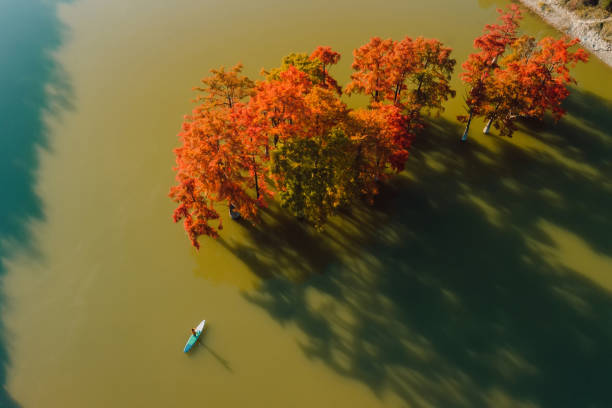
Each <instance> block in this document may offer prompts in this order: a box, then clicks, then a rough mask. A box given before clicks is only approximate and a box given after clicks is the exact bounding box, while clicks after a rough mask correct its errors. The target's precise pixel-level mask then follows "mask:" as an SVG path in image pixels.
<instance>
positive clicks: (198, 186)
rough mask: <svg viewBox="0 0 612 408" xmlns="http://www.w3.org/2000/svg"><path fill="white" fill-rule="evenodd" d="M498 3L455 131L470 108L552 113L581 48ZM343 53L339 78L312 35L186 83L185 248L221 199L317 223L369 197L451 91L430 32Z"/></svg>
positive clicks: (511, 123) (493, 114) (512, 115)
mask: <svg viewBox="0 0 612 408" xmlns="http://www.w3.org/2000/svg"><path fill="white" fill-rule="evenodd" d="M499 13H500V22H499V24H489V25H486V26H485V29H484V33H483V35H481V36H479V37H478V38H476V40H475V41H474V47H475V48H476V49H477V50H478V52H476V53H473V54H471V55H470V56H469V58H468V59H467V61H466V62H465V63H464V64H463V73H462V74H461V79H462V80H463V82H464V83H465V84H466V86H467V92H466V97H465V102H466V115H462V116H459V117H458V119H459V120H460V121H462V122H464V123H466V130H465V132H464V139H465V137H467V132H468V129H469V126H470V123H471V121H472V119H473V118H474V117H482V118H485V119H487V120H488V121H489V124H488V126H487V129H486V131H488V127H489V126H491V125H494V126H495V127H496V128H498V129H499V130H500V134H502V135H507V136H510V135H512V132H513V131H514V130H515V129H516V121H517V120H518V119H520V118H526V117H529V118H542V117H543V116H544V115H545V113H546V112H551V113H552V114H553V116H554V117H555V118H557V119H559V118H560V117H561V116H562V115H563V114H564V111H563V109H562V107H561V102H562V101H563V100H564V99H565V98H566V97H567V95H568V93H569V91H568V90H567V84H569V83H572V82H574V80H573V78H572V77H571V76H570V73H569V69H570V67H572V66H573V65H575V64H576V63H577V62H580V61H586V60H587V55H586V53H585V52H584V51H582V50H576V51H572V50H571V49H572V47H573V46H574V45H575V44H576V43H577V40H572V41H570V40H567V39H561V40H554V39H552V38H544V39H542V40H540V41H536V40H535V39H534V38H532V37H529V36H519V35H518V34H517V32H518V31H517V30H518V25H519V24H518V23H519V20H520V18H521V14H520V11H519V9H518V7H516V6H510V7H509V9H508V11H507V12H502V11H501V10H500V11H499ZM353 57H354V59H353V63H352V69H353V72H352V75H351V79H350V82H349V83H348V84H347V86H346V88H345V89H344V90H343V89H342V87H341V86H340V85H339V84H338V82H337V81H336V79H335V78H334V77H333V76H332V75H331V73H330V70H331V69H332V68H333V66H334V65H336V64H338V62H339V61H340V54H339V53H337V52H336V51H334V50H332V49H331V48H330V47H321V46H320V47H317V48H316V49H315V50H314V51H313V52H312V53H310V54H307V53H292V54H289V55H287V56H286V57H284V58H283V59H282V61H281V65H280V66H279V67H277V68H273V69H270V70H268V71H262V74H263V76H264V78H263V79H262V80H260V81H257V82H254V81H252V80H251V79H249V78H247V77H246V76H244V75H242V65H240V64H239V65H236V66H235V67H233V68H231V69H230V70H227V71H226V70H225V69H224V68H223V67H221V68H220V69H218V70H212V71H211V75H210V76H208V77H206V78H204V79H202V81H201V85H200V86H199V87H196V88H194V89H195V90H196V91H197V92H198V97H197V98H196V100H195V102H196V103H197V106H196V107H195V109H193V111H192V112H191V114H190V115H187V116H185V118H184V122H183V126H182V131H181V132H180V133H179V141H180V146H179V147H178V148H176V149H175V150H174V151H175V154H176V167H175V171H176V180H177V185H175V186H174V187H172V188H171V190H170V193H169V196H170V197H171V198H172V199H173V200H174V201H175V202H176V203H177V207H176V209H175V210H174V221H175V222H179V221H182V222H183V225H184V228H185V230H186V232H187V234H188V236H189V238H190V240H191V242H192V244H193V245H194V246H195V247H196V248H198V247H199V243H198V238H199V237H200V236H202V235H207V236H211V237H218V236H219V230H221V229H222V224H221V221H220V220H221V217H220V214H219V210H220V209H221V208H229V209H230V211H231V214H232V215H233V216H238V215H239V216H240V217H242V218H244V219H247V220H251V221H254V220H256V219H257V217H258V212H259V210H260V209H261V208H262V207H265V206H266V205H267V203H268V202H269V200H270V199H272V198H275V199H276V200H278V202H279V203H280V204H281V206H282V207H284V208H285V209H287V210H288V211H290V212H291V213H292V214H293V215H295V216H296V217H298V218H300V219H305V220H307V221H308V222H309V223H311V224H312V225H313V226H314V227H315V228H317V229H321V228H323V226H324V225H325V223H326V221H327V219H328V218H329V217H330V216H332V215H333V214H335V213H336V212H337V211H338V209H339V208H342V207H346V206H350V205H351V204H352V203H354V202H355V201H356V200H358V199H365V200H366V201H368V202H371V201H372V200H373V199H374V197H375V196H376V195H377V194H378V192H379V187H380V183H381V182H383V181H384V180H386V179H387V178H388V177H389V176H390V175H391V174H393V173H396V172H400V171H402V170H403V169H404V166H405V164H406V161H407V160H408V155H409V151H410V148H411V144H412V141H413V140H414V138H415V136H416V135H417V134H418V132H419V131H420V130H421V129H422V128H423V127H424V126H425V123H426V121H425V120H424V115H427V114H430V113H435V114H438V113H440V112H442V111H443V109H444V102H446V101H447V100H448V99H449V98H452V97H454V96H455V91H454V90H453V89H452V88H451V86H450V79H451V75H452V73H453V70H454V67H455V60H454V59H453V58H451V49H450V48H448V47H446V46H444V44H442V43H441V42H440V41H438V40H435V39H426V38H422V37H418V38H416V39H412V38H410V37H406V38H404V39H402V40H400V41H395V40H392V39H381V38H378V37H374V38H372V39H371V40H370V41H369V42H368V43H367V44H365V45H363V46H361V47H359V48H357V49H356V50H354V52H353ZM352 94H362V95H365V96H367V97H368V99H369V102H368V105H367V106H366V107H363V108H359V109H350V108H349V107H348V106H347V105H346V103H345V102H344V101H343V99H342V98H343V97H346V95H348V96H350V95H352Z"/></svg>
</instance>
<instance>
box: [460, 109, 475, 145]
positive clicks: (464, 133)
mask: <svg viewBox="0 0 612 408" xmlns="http://www.w3.org/2000/svg"><path fill="white" fill-rule="evenodd" d="M472 116H474V114H473V113H472V112H470V116H469V117H468V121H467V123H466V124H465V130H464V131H463V136H461V141H462V142H465V141H466V140H467V137H468V132H469V131H470V123H472Z"/></svg>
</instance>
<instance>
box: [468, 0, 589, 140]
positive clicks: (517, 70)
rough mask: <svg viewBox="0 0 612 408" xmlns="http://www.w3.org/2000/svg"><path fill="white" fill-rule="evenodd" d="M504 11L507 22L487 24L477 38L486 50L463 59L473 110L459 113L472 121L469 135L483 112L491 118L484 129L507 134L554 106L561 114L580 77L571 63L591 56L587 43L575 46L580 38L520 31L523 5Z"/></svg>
mask: <svg viewBox="0 0 612 408" xmlns="http://www.w3.org/2000/svg"><path fill="white" fill-rule="evenodd" d="M498 12H499V13H500V20H501V24H487V25H486V26H485V30H484V34H483V35H482V36H480V37H478V38H476V40H475V41H474V47H475V48H476V49H478V50H480V51H479V52H477V53H473V54H470V56H469V57H468V59H467V61H466V62H465V63H464V64H463V73H462V74H461V79H462V80H463V82H464V83H465V84H466V85H467V88H468V89H467V95H466V98H465V102H466V111H467V112H466V113H467V114H466V115H462V116H458V117H457V119H458V120H459V121H461V122H463V123H466V126H465V131H464V132H463V136H462V138H461V140H463V141H465V140H466V139H467V135H468V131H469V128H470V124H471V122H472V119H473V118H474V117H477V116H481V117H483V118H485V119H486V120H487V125H486V126H485V128H484V133H489V130H490V129H491V125H493V126H495V128H497V129H499V131H500V134H501V135H502V136H512V133H513V132H514V131H515V130H516V122H517V120H518V119H521V118H533V119H542V118H543V117H544V114H545V113H546V112H551V113H552V114H553V116H554V118H555V119H556V120H559V119H560V118H561V117H562V116H563V115H564V114H565V111H564V110H563V108H562V107H561V103H562V102H563V100H564V99H565V98H566V97H567V96H568V95H569V90H568V89H567V85H568V84H570V83H574V82H576V81H575V80H574V79H573V78H572V77H571V76H570V73H569V69H570V67H573V66H574V65H575V64H576V63H578V62H580V61H582V62H586V61H587V59H588V54H587V53H586V52H585V51H584V50H582V49H578V50H576V51H573V52H572V51H570V48H571V47H573V46H574V45H575V44H577V43H578V40H577V39H574V40H568V39H566V38H563V39H558V40H557V39H554V38H552V37H545V38H543V39H541V40H540V41H537V40H536V39H535V38H534V37H531V36H528V35H521V36H519V35H518V27H519V20H520V19H521V12H520V10H519V8H518V6H516V5H511V6H510V7H509V11H508V12H507V13H504V12H503V11H502V10H498Z"/></svg>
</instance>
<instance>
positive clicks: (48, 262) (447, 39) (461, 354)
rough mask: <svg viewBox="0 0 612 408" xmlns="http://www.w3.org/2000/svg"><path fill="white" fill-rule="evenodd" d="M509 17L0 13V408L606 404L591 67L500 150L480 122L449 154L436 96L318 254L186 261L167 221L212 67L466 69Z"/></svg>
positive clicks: (203, 256)
mask: <svg viewBox="0 0 612 408" xmlns="http://www.w3.org/2000/svg"><path fill="white" fill-rule="evenodd" d="M508 3H509V2H507V1H501V0H500V1H494V0H490V1H487V0H479V1H473V0H469V1H468V0H432V1H428V2H424V1H416V0H401V1H399V0H397V1H396V0H389V1H385V2H371V1H368V2H366V1H356V0H353V1H347V0H338V1H333V2H330V1H320V0H314V1H310V2H290V1H275V0H262V1H258V2H248V1H236V0H226V1H216V0H215V1H213V0H205V1H202V0H199V1H197V0H174V1H151V0H131V1H122V0H76V1H71V2H67V1H66V2H58V1H51V0H49V1H36V0H3V2H2V3H1V4H0V47H1V48H0V52H1V53H2V54H1V55H0V58H1V61H2V62H0V89H1V90H2V95H1V96H0V107H1V108H2V109H1V110H0V123H2V125H1V131H0V147H1V149H0V187H2V200H1V201H2V202H0V212H1V214H0V239H1V241H0V242H1V244H0V245H1V246H0V257H1V258H2V263H1V264H0V272H1V274H2V295H1V301H2V302H1V303H2V337H1V338H2V340H1V346H0V363H1V364H2V370H1V371H0V380H2V382H3V383H4V385H5V387H4V391H3V393H2V394H0V405H2V406H8V407H10V406H24V407H108V406H116V407H123V406H125V407H134V406H159V407H168V406H179V405H182V406H194V405H199V404H206V405H207V406H211V407H351V408H356V407H403V406H411V407H476V406H482V407H485V406H488V407H565V406H567V407H605V406H612V394H611V393H610V392H609V368H610V367H611V366H612V293H611V291H612V236H611V233H610V231H612V216H611V209H612V181H611V176H612V70H611V69H609V68H607V67H606V66H604V65H603V64H601V63H600V62H599V61H597V60H596V59H595V58H594V57H593V58H592V60H591V62H589V64H588V65H584V66H581V67H578V68H577V69H576V71H575V73H576V78H577V79H578V85H577V86H576V87H575V88H574V89H573V90H572V96H571V97H570V98H569V99H568V100H567V103H566V104H565V105H566V108H567V109H568V111H569V115H568V116H567V117H566V118H564V119H563V120H562V121H561V122H560V123H559V124H557V125H555V124H553V123H551V122H550V121H546V122H544V123H531V124H525V125H524V127H523V128H522V129H521V131H520V132H517V133H516V134H515V136H514V137H513V138H512V139H500V138H498V137H496V136H495V135H491V136H484V135H482V133H481V132H480V129H482V126H483V123H481V122H479V121H475V122H474V123H473V127H472V131H471V137H470V139H469V141H468V143H466V144H460V143H459V142H458V139H459V137H460V135H461V131H462V129H461V126H460V125H459V124H458V123H457V121H456V120H455V116H456V115H457V114H458V113H459V112H460V111H461V109H462V98H461V96H462V95H463V87H462V86H461V84H460V82H459V81H458V76H457V75H455V77H454V84H455V88H456V89H457V91H458V97H457V98H455V99H454V100H453V101H451V102H450V103H448V104H447V108H446V111H445V112H444V114H443V115H442V116H441V117H439V118H432V120H431V124H430V125H429V127H428V131H427V132H426V133H425V134H423V135H421V137H419V139H418V140H417V141H416V142H415V144H414V148H413V150H412V153H411V157H410V160H409V162H408V165H407V170H406V171H405V172H404V173H402V174H401V175H399V176H397V177H396V178H394V179H393V181H392V182H390V183H389V184H388V185H387V186H386V187H385V188H384V189H383V192H382V194H381V196H380V198H379V199H378V201H377V203H376V205H375V206H374V207H373V208H368V207H358V208H356V209H355V210H354V211H352V212H351V213H347V214H344V215H343V216H341V217H336V218H334V219H333V220H332V222H331V223H330V225H329V227H328V228H327V229H326V230H325V232H323V233H321V234H319V233H316V232H314V231H313V230H311V229H310V228H308V227H306V226H305V225H303V224H300V223H299V222H296V221H295V220H292V219H291V218H290V217H287V216H286V215H284V213H283V212H282V211H278V210H277V209H275V208H271V209H270V210H267V211H265V212H264V216H263V222H262V223H261V224H260V225H258V226H255V227H253V226H249V225H246V224H243V223H235V222H231V221H230V220H225V223H224V224H225V229H224V230H223V231H222V237H223V238H222V239H220V240H218V241H214V240H210V239H202V240H201V243H202V248H201V250H200V251H199V252H196V251H195V250H194V249H192V248H191V246H190V244H189V241H188V240H187V238H186V237H185V234H184V231H183V230H182V228H181V226H180V225H175V224H173V223H172V221H171V212H172V209H173V203H172V202H171V201H170V200H169V199H168V198H167V192H168V189H169V187H170V186H171V185H172V184H173V183H174V180H173V178H174V174H173V172H172V166H173V164H174V155H173V153H172V148H173V147H175V146H176V145H177V144H178V141H177V138H176V134H177V133H178V131H179V128H180V124H181V120H182V115H183V114H185V113H187V112H189V111H190V109H191V107H192V104H191V103H190V102H189V101H190V99H191V98H192V97H193V93H192V92H191V90H190V89H191V87H192V86H194V85H197V84H198V81H199V79H200V78H201V77H203V76H205V75H207V72H208V70H209V69H211V68H216V67H218V66H220V65H226V66H231V65H234V64H235V63H237V62H239V61H240V62H242V63H244V65H245V67H246V68H245V72H246V73H247V74H248V75H250V76H251V77H252V78H258V73H259V71H260V69H261V68H264V67H265V68H270V67H274V66H277V65H278V64H279V62H280V59H281V58H282V57H283V56H284V55H286V54H288V53H290V52H302V51H305V52H310V51H311V50H313V49H314V48H315V47H316V46H317V45H329V46H331V47H333V48H334V49H335V50H337V51H339V52H341V53H342V55H343V56H342V59H341V61H340V64H339V65H338V66H337V67H335V68H334V71H333V73H334V74H335V75H336V76H337V78H339V82H341V83H346V82H347V79H348V76H349V75H350V63H351V60H352V58H351V52H352V50H353V49H354V48H356V47H358V46H360V45H362V44H364V43H366V42H367V41H368V39H369V38H370V37H372V36H380V37H384V38H386V37H393V38H394V39H401V38H403V37H404V36H406V35H408V36H412V37H416V36H419V35H423V36H425V37H435V38H438V39H440V40H441V41H443V42H444V43H445V44H447V45H449V46H451V47H452V48H453V49H454V57H455V58H456V59H457V60H458V66H460V64H461V63H462V62H463V61H464V60H465V58H466V56H467V55H468V54H469V53H470V52H471V50H472V48H471V47H472V41H473V38H474V37H476V36H477V35H478V34H479V33H480V32H481V30H482V27H483V26H484V24H485V23H487V22H493V21H494V20H495V17H496V13H495V8H496V7H501V6H505V5H506V4H508ZM522 30H523V31H524V32H526V33H529V34H533V35H537V36H542V35H549V34H552V35H558V34H557V33H555V32H554V31H553V30H552V29H550V28H549V27H547V26H545V25H544V24H542V23H541V22H540V21H539V20H537V19H536V18H535V17H533V16H529V15H528V16H526V18H525V21H524V23H523V25H522ZM459 71H460V69H457V72H459ZM349 103H350V104H351V105H353V106H354V105H358V104H359V103H360V101H359V100H351V101H350V102H349ZM492 133H495V132H492ZM223 213H224V214H225V211H223ZM204 318H205V319H207V322H208V327H209V328H208V330H207V332H206V334H205V335H204V336H203V337H202V341H201V342H200V344H199V345H198V346H197V347H196V348H195V349H194V350H193V352H192V353H191V354H189V355H185V354H183V353H182V347H183V345H184V343H185V341H186V340H187V338H188V336H189V329H190V328H191V327H193V326H195V325H196V324H197V323H198V322H199V321H200V320H201V319H204Z"/></svg>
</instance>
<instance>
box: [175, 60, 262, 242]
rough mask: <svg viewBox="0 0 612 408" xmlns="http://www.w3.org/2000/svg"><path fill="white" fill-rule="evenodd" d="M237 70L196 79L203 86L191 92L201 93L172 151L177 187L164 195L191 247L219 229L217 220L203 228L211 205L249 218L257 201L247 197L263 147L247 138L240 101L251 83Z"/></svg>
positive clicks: (212, 214)
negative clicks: (223, 206) (221, 204)
mask: <svg viewBox="0 0 612 408" xmlns="http://www.w3.org/2000/svg"><path fill="white" fill-rule="evenodd" d="M241 69H242V66H241V65H237V66H235V67H234V68H233V69H232V70H231V71H229V72H226V71H225V70H224V69H223V68H221V69H219V70H212V71H211V72H212V75H211V76H210V77H207V78H204V79H203V80H202V83H203V85H204V86H202V87H199V88H196V89H197V90H198V91H200V92H203V93H204V94H203V95H202V96H200V97H199V98H198V101H199V102H200V105H198V106H197V107H196V108H195V109H193V111H192V114H191V115H187V116H185V120H184V122H183V129H182V132H181V133H180V134H179V140H180V142H181V145H180V146H179V147H178V148H176V149H175V150H174V152H175V154H176V167H175V170H176V172H177V174H176V180H177V182H178V185H176V186H174V187H172V188H171V190H170V193H169V196H170V197H171V198H172V199H173V200H174V201H175V202H176V203H177V204H178V207H177V208H176V209H175V211H174V221H175V222H178V221H180V220H184V223H183V224H184V227H185V230H186V231H187V234H188V236H189V238H190V239H191V242H192V244H193V245H194V246H195V247H196V248H199V244H198V241H197V239H198V237H199V236H200V235H208V236H212V237H217V236H218V229H221V228H222V225H221V223H220V222H219V225H218V227H217V228H215V227H213V226H211V225H210V224H209V223H210V221H211V220H216V219H220V218H219V214H218V212H217V211H216V210H215V208H214V205H215V203H219V202H227V203H228V204H230V205H233V206H234V207H235V208H236V209H237V211H239V212H240V214H241V215H242V216H244V217H245V218H253V217H255V215H256V213H257V207H258V206H259V205H261V204H262V201H263V200H262V199H261V197H252V195H251V193H250V190H252V189H253V188H254V187H255V188H256V189H257V190H261V189H262V186H261V182H260V181H259V180H257V174H258V173H257V172H258V171H259V172H263V170H262V169H261V167H262V162H263V160H262V159H258V156H259V155H260V153H261V151H262V146H263V143H262V142H261V141H260V140H259V139H254V138H251V137H250V136H252V135H253V134H254V133H256V132H254V131H253V126H256V125H255V124H252V120H251V118H252V115H251V116H248V115H247V114H246V112H245V110H246V107H245V106H244V104H242V103H241V102H240V100H241V99H243V98H245V97H247V96H249V95H251V94H252V88H253V82H252V81H250V80H249V79H248V78H246V77H244V76H241V75H240V72H241ZM258 184H259V185H258ZM263 191H264V192H267V189H266V187H265V184H264V186H263ZM258 195H259V194H258ZM258 198H259V199H258Z"/></svg>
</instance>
